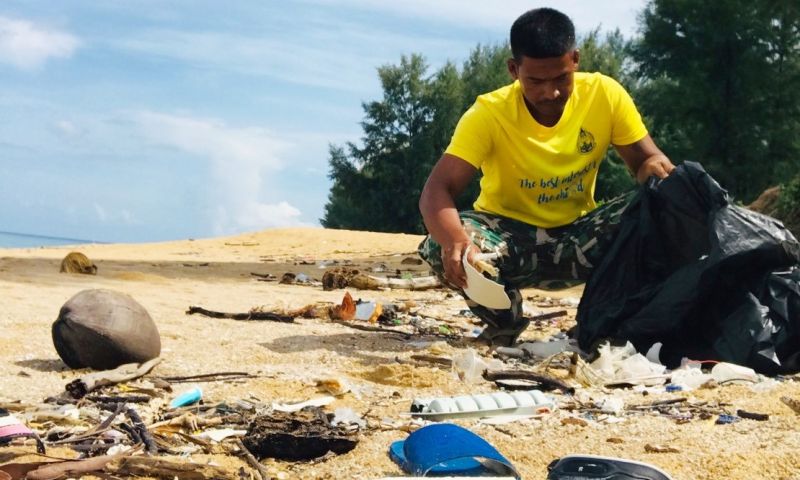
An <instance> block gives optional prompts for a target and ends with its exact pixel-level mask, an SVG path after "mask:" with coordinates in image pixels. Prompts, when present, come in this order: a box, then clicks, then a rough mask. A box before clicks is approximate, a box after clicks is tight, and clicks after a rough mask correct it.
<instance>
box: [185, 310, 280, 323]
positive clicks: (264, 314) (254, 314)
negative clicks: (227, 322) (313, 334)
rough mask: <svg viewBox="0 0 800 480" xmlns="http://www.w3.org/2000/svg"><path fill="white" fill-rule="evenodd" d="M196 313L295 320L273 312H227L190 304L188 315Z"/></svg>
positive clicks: (252, 318) (235, 318)
mask: <svg viewBox="0 0 800 480" xmlns="http://www.w3.org/2000/svg"><path fill="white" fill-rule="evenodd" d="M195 313H197V314H199V315H203V316H206V317H211V318H230V319H232V320H243V321H252V320H268V321H272V322H284V323H293V322H294V317H290V316H289V315H282V314H279V313H273V312H253V311H251V312H245V313H226V312H216V311H214V310H206V309H205V308H203V307H194V306H190V307H189V310H187V311H186V315H193V314H195Z"/></svg>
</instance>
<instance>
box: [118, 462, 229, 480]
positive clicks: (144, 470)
mask: <svg viewBox="0 0 800 480" xmlns="http://www.w3.org/2000/svg"><path fill="white" fill-rule="evenodd" d="M106 470H108V471H110V472H112V473H115V474H117V475H121V476H139V477H156V478H180V479H181V480H237V478H236V475H235V474H232V473H230V472H228V471H227V470H225V469H223V468H220V467H215V466H213V465H205V464H200V463H192V462H175V461H170V460H167V459H163V458H158V457H125V458H122V459H120V460H117V461H114V462H112V463H110V464H109V465H108V466H107V467H106Z"/></svg>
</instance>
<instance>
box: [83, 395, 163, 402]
mask: <svg viewBox="0 0 800 480" xmlns="http://www.w3.org/2000/svg"><path fill="white" fill-rule="evenodd" d="M152 399H153V397H151V396H150V395H124V396H123V395H92V396H89V397H86V400H89V401H92V402H97V403H147V402H149V401H150V400H152Z"/></svg>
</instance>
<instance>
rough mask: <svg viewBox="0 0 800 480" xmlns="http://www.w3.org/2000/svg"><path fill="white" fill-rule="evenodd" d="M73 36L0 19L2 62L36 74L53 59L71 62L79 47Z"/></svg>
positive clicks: (0, 52)
mask: <svg viewBox="0 0 800 480" xmlns="http://www.w3.org/2000/svg"><path fill="white" fill-rule="evenodd" d="M80 43H81V42H80V40H78V38H77V37H75V36H74V35H71V34H69V33H65V32H61V31H58V30H54V29H50V28H47V27H43V26H41V25H35V24H33V23H31V22H29V21H27V20H16V19H12V18H8V17H2V16H0V62H2V63H7V64H10V65H13V66H15V67H17V68H20V69H22V70H35V69H37V68H39V67H41V66H42V65H43V64H44V63H45V62H46V61H47V60H48V59H50V58H69V57H71V56H72V54H73V53H75V50H77V48H78V47H79V46H80Z"/></svg>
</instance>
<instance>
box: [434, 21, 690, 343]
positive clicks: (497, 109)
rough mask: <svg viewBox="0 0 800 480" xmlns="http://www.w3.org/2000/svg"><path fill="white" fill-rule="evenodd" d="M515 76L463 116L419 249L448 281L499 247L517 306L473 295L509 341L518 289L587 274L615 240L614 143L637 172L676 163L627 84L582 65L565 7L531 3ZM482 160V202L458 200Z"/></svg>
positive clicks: (659, 172) (458, 279)
mask: <svg viewBox="0 0 800 480" xmlns="http://www.w3.org/2000/svg"><path fill="white" fill-rule="evenodd" d="M511 51H512V54H513V58H511V59H509V60H508V71H509V73H510V74H511V77H512V78H513V80H514V82H513V83H512V84H511V85H508V86H506V87H503V88H501V89H499V90H496V91H494V92H490V93H487V94H485V95H481V96H479V97H478V99H477V100H476V102H475V104H474V105H473V106H472V107H471V108H470V109H469V110H468V111H467V112H466V113H465V114H464V115H463V116H462V117H461V120H460V121H459V123H458V126H457V127H456V130H455V133H454V134H453V137H452V140H451V142H450V145H449V146H448V148H447V150H446V151H445V153H444V155H443V156H442V158H441V159H440V160H439V161H438V162H437V164H436V165H435V166H434V168H433V171H432V172H431V174H430V176H429V177H428V181H427V182H426V184H425V187H424V189H423V191H422V195H421V197H420V201H419V206H420V211H421V212H422V216H423V219H424V222H425V226H426V227H427V229H428V232H429V234H430V235H429V236H428V237H427V238H426V239H425V241H423V242H422V244H421V245H420V254H421V255H422V257H423V258H424V259H426V260H427V261H428V263H430V264H431V266H432V268H433V269H434V271H435V272H436V273H437V275H439V276H440V277H441V278H442V279H443V280H444V281H445V283H447V284H449V285H450V286H451V287H453V288H456V289H459V290H462V292H463V289H464V288H466V287H467V282H466V273H465V269H464V265H463V263H462V259H463V258H464V257H465V256H466V258H467V261H469V262H470V264H473V263H475V260H476V255H477V254H479V253H493V254H494V255H495V256H496V257H497V260H496V267H497V269H498V273H497V275H495V277H494V278H495V280H497V281H499V282H500V283H502V284H503V285H505V291H506V293H507V294H508V296H509V298H510V300H511V302H510V303H511V308H506V309H497V308H488V307H485V306H482V305H480V304H478V303H476V302H474V301H472V300H470V298H469V296H467V295H465V298H466V300H467V304H468V305H469V307H470V309H471V310H472V311H473V312H474V313H475V314H476V315H477V316H478V317H479V318H480V319H481V320H482V321H483V322H484V323H486V324H487V327H486V328H485V329H484V331H483V333H482V334H481V336H480V338H481V339H482V340H484V341H486V342H487V343H490V344H495V345H511V344H513V343H514V342H515V341H516V339H517V337H518V336H519V334H520V333H522V331H523V330H524V329H525V328H526V327H527V320H525V319H524V318H523V315H522V296H521V295H520V292H519V289H520V288H524V287H532V286H537V287H540V288H564V287H567V286H570V285H574V284H578V283H582V282H585V281H586V280H587V278H588V275H589V273H590V272H591V269H592V268H593V266H595V265H597V263H598V262H599V260H600V259H601V258H602V256H603V253H604V250H605V249H606V248H607V246H608V245H609V243H610V241H611V239H612V237H613V233H614V230H615V227H616V225H617V224H618V220H619V216H620V215H621V214H622V211H624V209H625V206H626V205H627V200H628V196H623V197H620V198H618V199H615V200H612V201H610V202H607V203H606V204H604V205H603V206H601V207H599V208H596V207H597V205H596V203H595V201H594V185H595V180H596V178H597V170H598V167H599V165H600V161H601V159H602V158H603V155H604V153H605V151H606V149H607V148H608V145H609V144H613V145H614V147H615V148H616V150H617V151H618V152H619V154H620V156H621V157H622V158H623V159H624V161H625V163H626V164H627V166H628V168H629V169H630V171H631V172H632V173H633V174H634V175H635V177H636V179H637V180H638V181H639V182H640V183H642V182H644V181H645V180H647V178H649V177H650V176H652V175H655V176H657V177H660V178H664V177H666V176H667V175H669V173H670V172H671V171H672V170H673V169H674V168H675V167H674V165H673V164H672V162H670V160H669V159H668V158H667V157H666V156H665V155H664V154H663V153H662V152H661V150H659V149H658V147H657V146H656V145H655V143H654V142H653V140H652V139H651V138H650V135H648V133H647V129H646V128H645V126H644V124H643V123H642V119H641V116H640V115H639V112H638V111H637V110H636V107H635V105H634V104H633V101H632V100H631V98H630V96H629V95H628V93H627V92H626V91H625V90H624V89H623V88H622V86H620V85H619V84H618V83H617V82H616V81H614V80H612V79H611V78H609V77H606V76H604V75H601V74H599V73H582V72H577V69H578V60H579V57H580V55H579V52H578V50H577V49H576V47H575V27H574V26H573V24H572V21H571V20H570V19H569V17H567V16H566V15H564V14H563V13H561V12H558V11H556V10H553V9H550V8H539V9H535V10H531V11H529V12H526V13H524V14H523V15H522V16H520V17H519V18H518V19H517V20H516V21H515V22H514V24H513V26H512V27H511ZM478 170H481V172H482V173H483V177H482V178H481V192H480V195H479V196H478V199H477V200H476V201H475V204H474V208H475V211H465V212H461V213H460V214H459V212H458V211H457V210H456V208H455V203H454V199H455V198H456V197H457V196H458V195H459V194H460V193H461V192H462V191H463V190H464V188H466V186H467V185H468V184H469V182H470V181H471V180H472V179H473V177H474V176H475V175H476V174H477V173H478Z"/></svg>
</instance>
